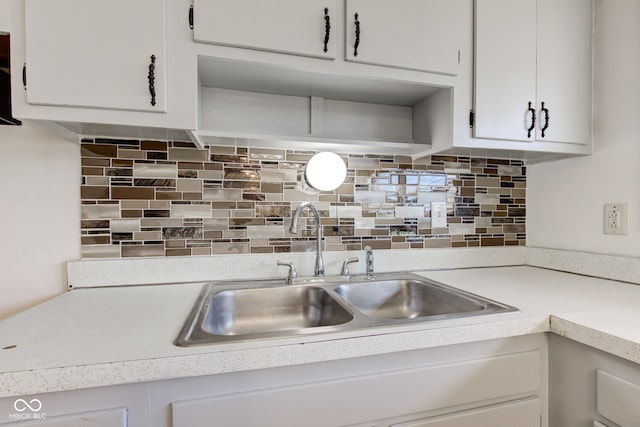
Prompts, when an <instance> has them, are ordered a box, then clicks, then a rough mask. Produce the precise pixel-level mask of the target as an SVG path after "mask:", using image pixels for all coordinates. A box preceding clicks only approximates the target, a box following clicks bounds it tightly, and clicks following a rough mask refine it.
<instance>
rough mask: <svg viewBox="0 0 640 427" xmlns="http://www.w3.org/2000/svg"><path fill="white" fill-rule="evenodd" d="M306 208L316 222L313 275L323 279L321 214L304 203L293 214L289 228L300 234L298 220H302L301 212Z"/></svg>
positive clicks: (309, 203)
mask: <svg viewBox="0 0 640 427" xmlns="http://www.w3.org/2000/svg"><path fill="white" fill-rule="evenodd" d="M305 208H308V209H309V211H310V212H311V213H312V214H313V218H314V220H315V221H316V240H317V241H316V265H315V267H314V270H313V275H314V276H316V277H322V276H324V260H323V259H322V225H321V224H320V213H319V212H318V209H316V207H315V206H314V205H313V203H311V202H304V203H302V204H301V205H300V206H298V207H297V208H296V210H295V212H293V216H292V217H291V227H289V232H290V233H292V234H297V233H298V218H300V212H302V211H303V210H304V209H305Z"/></svg>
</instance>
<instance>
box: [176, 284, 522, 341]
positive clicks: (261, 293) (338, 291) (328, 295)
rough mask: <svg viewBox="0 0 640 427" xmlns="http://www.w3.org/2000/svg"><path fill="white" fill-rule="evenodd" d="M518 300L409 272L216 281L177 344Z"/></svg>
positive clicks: (457, 312) (452, 314)
mask: <svg viewBox="0 0 640 427" xmlns="http://www.w3.org/2000/svg"><path fill="white" fill-rule="evenodd" d="M511 311H517V309H516V308H515V307H511V306H509V305H506V304H501V303H499V302H496V301H492V300H490V299H487V298H484V297H481V296H479V295H475V294H471V293H469V292H465V291H463V290H461V289H456V288H452V287H450V286H446V285H443V284H440V283H437V282H433V281H431V280H429V279H426V278H424V277H421V276H418V275H415V274H411V273H383V274H378V275H377V279H376V280H367V279H366V278H365V277H360V276H353V278H352V280H351V281H347V280H345V278H344V277H342V276H330V277H325V278H308V279H297V280H296V282H295V284H293V285H285V283H284V280H261V281H260V280H258V281H251V282H247V281H237V282H213V283H209V284H207V285H205V286H204V287H203V289H202V292H201V293H200V295H199V296H198V299H197V301H196V303H195V304H194V306H193V309H192V310H191V312H190V314H189V316H188V318H187V320H186V321H185V324H184V326H183V328H182V330H181V332H180V335H179V336H178V338H177V339H176V341H175V344H176V345H179V346H191V345H203V344H213V343H224V342H237V341H253V340H260V339H271V338H286V337H294V336H297V335H302V334H327V333H332V332H338V331H349V330H355V329H371V328H376V327H379V326H384V325H396V326H397V325H400V324H403V323H418V322H433V321H444V320H450V319H457V318H462V317H468V316H481V315H487V314H497V313H507V312H511Z"/></svg>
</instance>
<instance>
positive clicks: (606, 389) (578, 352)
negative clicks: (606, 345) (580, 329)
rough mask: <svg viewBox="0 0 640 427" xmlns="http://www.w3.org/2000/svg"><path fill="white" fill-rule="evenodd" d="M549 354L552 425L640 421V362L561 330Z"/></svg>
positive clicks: (627, 425) (626, 426) (617, 426)
mask: <svg viewBox="0 0 640 427" xmlns="http://www.w3.org/2000/svg"><path fill="white" fill-rule="evenodd" d="M549 359H550V363H549V377H550V380H549V382H550V384H549V389H550V392H549V425H550V426H552V427H564V426H578V427H592V426H593V427H637V426H639V425H640V408H639V406H638V402H640V365H638V364H636V363H633V362H630V361H628V360H624V359H622V358H619V357H616V356H613V355H611V354H609V353H605V352H603V351H600V350H596V349H594V348H592V347H589V346H586V345H584V344H580V343H578V342H575V341H571V340H568V339H566V338H562V337H560V336H557V335H551V338H550V341H549Z"/></svg>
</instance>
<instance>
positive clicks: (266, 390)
mask: <svg viewBox="0 0 640 427" xmlns="http://www.w3.org/2000/svg"><path fill="white" fill-rule="evenodd" d="M534 341H535V340H534ZM525 342H526V343H527V344H529V345H527V346H525V347H522V344H523V343H525ZM541 342H542V344H541ZM544 343H546V341H544V337H538V342H537V343H535V345H534V346H531V341H528V342H527V340H519V339H518V340H515V342H514V341H509V340H507V341H505V340H497V341H491V342H486V343H476V344H464V345H457V346H450V347H442V348H436V349H431V350H417V351H411V352H405V353H396V354H389V355H381V356H372V357H365V358H359V359H350V360H341V361H334V362H326V363H321V364H312V365H307V366H298V367H288V368H277V369H271V370H265V371H260V372H253V373H249V372H244V373H238V374H230V375H222V376H217V377H210V378H208V379H207V378H197V379H193V380H178V381H168V382H166V384H164V386H163V387H162V390H159V391H158V393H157V394H156V397H159V398H160V399H163V398H164V399H166V400H167V403H168V404H169V405H170V407H171V418H172V420H171V424H169V425H170V426H172V427H197V426H206V425H211V424H210V423H211V422H213V421H215V424H216V425H224V426H226V425H229V426H230V425H234V426H235V425H237V426H253V425H260V426H294V425H304V426H305V427H311V426H323V427H326V426H347V425H348V426H360V427H364V426H369V427H373V426H375V427H382V426H405V427H408V426H438V427H453V426H463V425H487V426H489V425H490V426H492V427H501V426H505V427H507V426H509V427H510V426H514V425H518V426H524V427H528V426H531V427H534V426H535V427H538V426H540V425H541V418H545V419H546V414H544V409H543V407H544V405H542V404H541V400H542V401H544V399H545V393H546V392H545V391H544V390H546V379H545V378H546V376H545V374H544V373H545V372H546V347H545V346H544ZM514 344H517V345H514ZM270 378H273V379H275V381H276V382H274V381H271V380H270ZM226 384H229V385H231V388H230V389H229V388H226ZM246 386H249V387H246ZM225 388H226V390H225ZM198 390H203V391H205V390H208V393H209V396H206V395H204V396H199V397H197V395H198ZM205 393H206V391H205ZM181 394H182V395H183V396H184V398H183V399H180V398H176V397H178V396H179V395H181ZM189 395H191V396H189ZM172 398H173V399H172ZM158 404H160V402H158ZM476 420H477V421H478V422H476ZM154 425H159V424H154ZM169 425H168V426H169ZM542 425H546V421H545V423H544V424H542Z"/></svg>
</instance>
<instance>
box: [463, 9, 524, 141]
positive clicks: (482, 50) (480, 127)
mask: <svg viewBox="0 0 640 427" xmlns="http://www.w3.org/2000/svg"><path fill="white" fill-rule="evenodd" d="M475 15H476V18H475V19H476V25H475V33H476V36H475V100H474V101H475V102H474V104H475V107H474V111H475V114H476V118H475V125H474V136H475V137H476V138H495V139H506V140H518V141H521V140H524V141H527V140H531V141H533V140H534V139H535V127H532V126H531V124H532V123H533V122H532V120H533V113H531V112H530V111H529V110H528V108H529V102H531V106H532V108H533V109H534V110H535V109H536V2H535V0H476V10H475ZM529 128H532V129H531V138H529V139H527V133H528V129H529Z"/></svg>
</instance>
